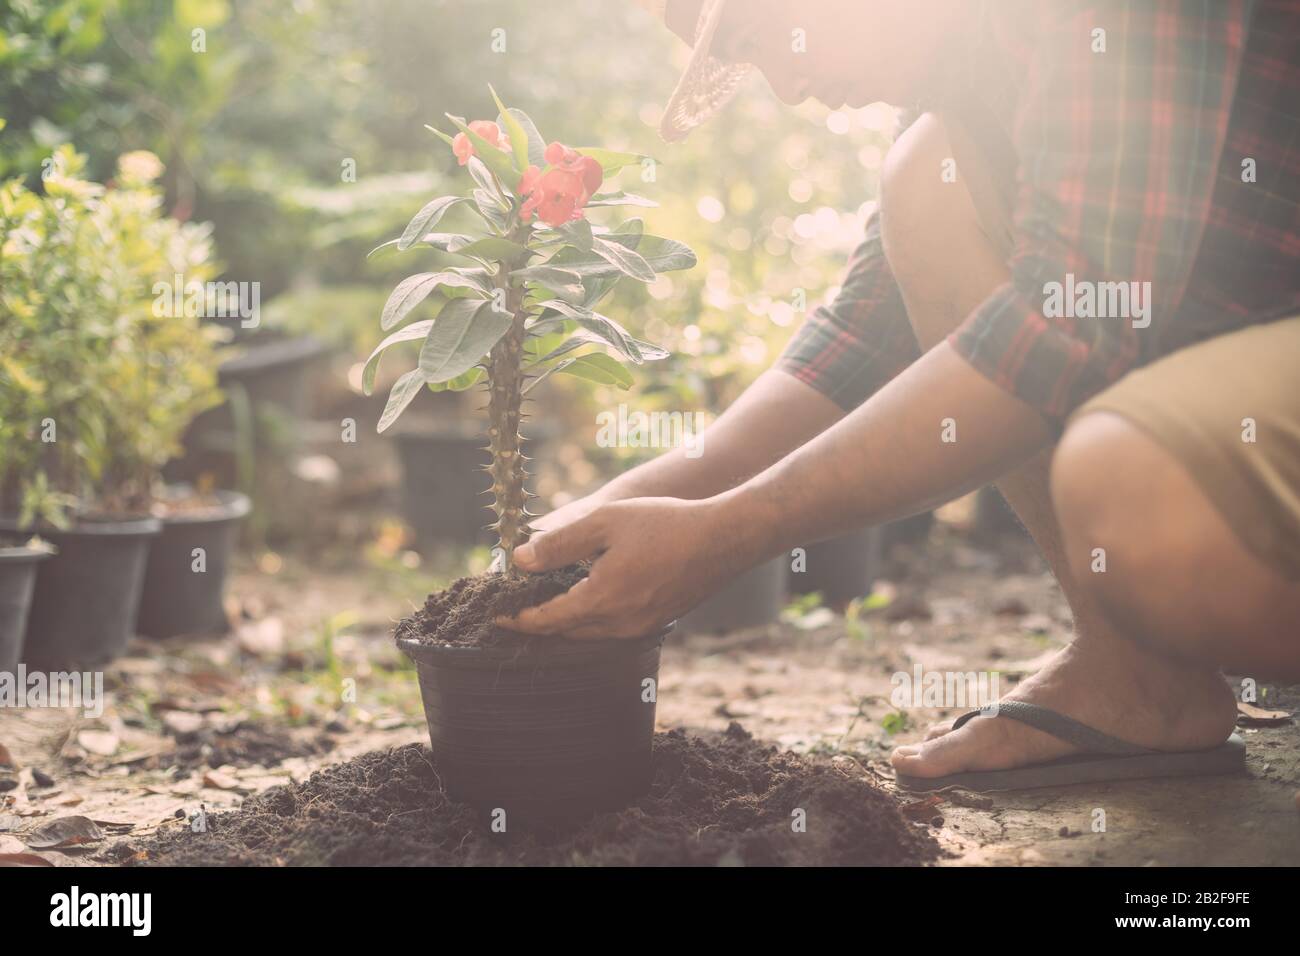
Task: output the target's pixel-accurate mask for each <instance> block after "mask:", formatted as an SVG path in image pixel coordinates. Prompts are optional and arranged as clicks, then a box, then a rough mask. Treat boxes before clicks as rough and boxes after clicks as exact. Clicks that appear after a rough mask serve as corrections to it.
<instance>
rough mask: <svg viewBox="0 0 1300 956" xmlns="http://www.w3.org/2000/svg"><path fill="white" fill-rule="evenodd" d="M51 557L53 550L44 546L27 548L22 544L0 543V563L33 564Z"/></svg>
mask: <svg viewBox="0 0 1300 956" xmlns="http://www.w3.org/2000/svg"><path fill="white" fill-rule="evenodd" d="M52 557H54V552H53V551H46V550H45V549H44V548H29V547H27V546H26V545H24V544H19V545H0V564H35V563H36V562H37V561H44V560H45V559H46V558H52Z"/></svg>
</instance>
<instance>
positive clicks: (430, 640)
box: [393, 564, 587, 645]
mask: <svg viewBox="0 0 1300 956" xmlns="http://www.w3.org/2000/svg"><path fill="white" fill-rule="evenodd" d="M586 576H587V566H586V565H581V564H571V565H569V566H568V567H567V568H559V569H557V570H554V571H545V572H543V573H541V574H519V575H506V574H480V575H478V576H477V577H472V578H461V579H459V580H458V581H456V582H455V583H453V584H452V586H451V587H449V588H447V589H446V590H444V591H437V592H435V593H433V594H430V595H429V596H428V598H427V599H425V602H424V607H422V608H420V610H418V611H416V612H415V613H414V614H413V615H411V616H410V617H408V618H406V619H404V620H402V621H401V622H399V623H398V625H397V629H396V631H395V632H394V635H393V636H394V637H395V638H397V639H398V640H400V639H401V638H404V637H409V638H414V639H415V640H417V641H419V642H420V643H422V644H481V645H491V644H498V643H500V642H501V641H502V640H509V639H511V638H515V639H518V637H519V635H514V634H511V632H509V631H506V630H503V629H502V628H499V627H497V626H496V625H495V624H494V623H493V622H494V621H495V620H496V619H497V618H498V617H513V616H514V615H515V614H517V613H519V612H520V611H522V610H523V609H524V608H526V607H533V606H534V605H537V604H545V603H546V602H547V601H549V600H550V599H551V598H553V597H556V596H558V595H560V594H563V593H564V592H565V591H567V590H569V588H571V587H573V586H574V585H575V584H577V583H578V582H579V581H581V580H582V579H583V578H585V577H586Z"/></svg>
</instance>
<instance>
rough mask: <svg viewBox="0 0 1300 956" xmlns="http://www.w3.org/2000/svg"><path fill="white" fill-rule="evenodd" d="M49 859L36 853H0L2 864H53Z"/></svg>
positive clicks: (0, 864) (0, 862)
mask: <svg viewBox="0 0 1300 956" xmlns="http://www.w3.org/2000/svg"><path fill="white" fill-rule="evenodd" d="M53 865H54V864H53V863H51V862H50V861H49V860H47V859H45V857H43V856H37V855H36V854H35V853H0V866H53Z"/></svg>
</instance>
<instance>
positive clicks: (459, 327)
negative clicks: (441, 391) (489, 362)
mask: <svg viewBox="0 0 1300 956" xmlns="http://www.w3.org/2000/svg"><path fill="white" fill-rule="evenodd" d="M512 322H514V316H512V315H511V314H510V313H508V312H498V311H497V310H496V309H495V308H493V305H492V300H491V299H488V300H486V301H479V300H477V299H452V300H451V301H450V302H448V303H447V305H446V307H445V308H443V310H442V312H441V314H439V316H438V320H437V321H436V322H435V323H434V325H433V331H432V332H430V333H429V336H428V338H426V339H425V340H424V347H423V348H421V349H420V370H421V371H422V372H423V373H424V378H425V381H427V382H447V381H450V380H451V379H453V378H455V377H456V376H457V375H463V374H464V373H466V372H468V371H469V370H470V369H471V368H473V367H474V366H475V365H476V364H478V362H479V361H480V360H481V359H482V358H483V356H484V355H486V354H487V353H488V352H490V351H492V346H494V345H496V344H497V342H499V341H500V340H501V338H502V336H504V335H505V334H506V333H507V332H508V331H510V325H511V323H512Z"/></svg>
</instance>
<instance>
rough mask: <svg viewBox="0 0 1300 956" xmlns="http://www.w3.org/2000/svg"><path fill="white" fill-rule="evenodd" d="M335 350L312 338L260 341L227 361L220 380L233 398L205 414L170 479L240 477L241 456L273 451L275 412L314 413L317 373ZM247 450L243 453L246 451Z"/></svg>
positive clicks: (294, 416) (291, 417)
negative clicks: (270, 426) (269, 425)
mask: <svg viewBox="0 0 1300 956" xmlns="http://www.w3.org/2000/svg"><path fill="white" fill-rule="evenodd" d="M328 352H329V347H328V346H327V345H325V344H324V343H322V342H320V341H318V340H316V339H314V338H312V337H310V336H300V337H298V338H286V339H274V338H271V339H265V340H254V341H252V342H250V343H248V345H247V346H246V347H244V349H243V351H242V352H241V353H240V354H239V355H237V356H235V357H234V358H230V359H227V360H226V361H224V362H222V363H221V366H220V368H219V369H218V370H217V375H218V381H219V383H220V385H221V387H222V389H223V390H224V391H225V392H226V394H227V398H228V400H227V401H226V402H224V403H222V404H221V405H218V406H217V407H215V408H209V409H208V410H206V411H204V412H203V413H201V414H200V415H199V416H198V417H197V418H195V419H194V421H193V422H192V423H191V424H190V427H189V428H188V429H187V430H186V433H185V439H184V447H185V453H184V456H183V457H182V458H180V459H177V460H175V461H172V462H169V463H168V465H167V468H166V470H165V472H164V474H165V476H166V478H167V480H169V481H195V480H197V479H198V478H199V477H200V476H201V475H210V476H213V477H214V478H215V480H216V481H217V483H218V484H222V485H234V484H236V483H237V481H238V479H239V477H240V464H239V456H240V455H241V454H243V455H245V456H247V455H250V454H253V455H255V454H257V453H258V452H265V451H267V450H268V447H269V446H268V442H269V441H270V439H269V438H268V436H267V435H266V434H263V432H264V431H265V428H264V427H263V426H264V425H265V422H263V421H262V419H263V417H264V415H265V414H266V413H267V412H268V411H269V412H271V414H272V415H277V416H279V417H280V418H281V419H283V420H285V421H299V420H302V419H304V418H307V417H309V416H310V414H311V411H312V381H313V375H312V372H313V369H314V368H315V367H316V365H317V364H318V363H319V362H321V361H322V360H323V359H324V358H325V356H326V355H327V354H328ZM241 449H242V451H241Z"/></svg>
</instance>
